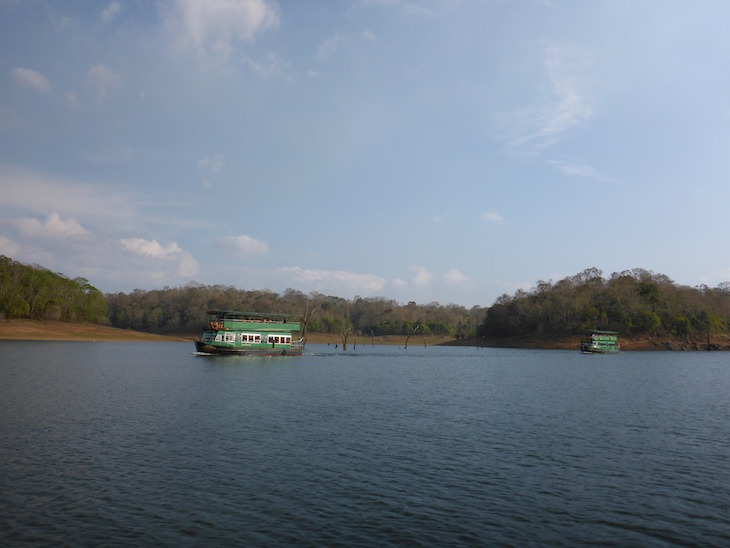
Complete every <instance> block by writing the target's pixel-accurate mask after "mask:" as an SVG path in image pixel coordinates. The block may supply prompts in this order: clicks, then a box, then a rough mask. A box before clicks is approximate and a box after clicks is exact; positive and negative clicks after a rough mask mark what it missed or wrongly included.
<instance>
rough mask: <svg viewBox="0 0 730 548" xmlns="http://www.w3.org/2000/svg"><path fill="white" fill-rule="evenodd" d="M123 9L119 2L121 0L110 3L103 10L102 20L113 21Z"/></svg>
mask: <svg viewBox="0 0 730 548" xmlns="http://www.w3.org/2000/svg"><path fill="white" fill-rule="evenodd" d="M121 9H122V6H121V5H120V4H119V2H117V1H114V2H112V3H111V4H109V5H108V6H107V7H106V8H104V9H103V10H101V20H102V21H104V22H105V23H108V22H109V21H112V20H114V19H115V18H116V16H117V15H119V11H120V10H121Z"/></svg>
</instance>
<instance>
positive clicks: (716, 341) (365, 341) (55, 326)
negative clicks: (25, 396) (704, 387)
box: [0, 320, 730, 351]
mask: <svg viewBox="0 0 730 548" xmlns="http://www.w3.org/2000/svg"><path fill="white" fill-rule="evenodd" d="M195 337H196V334H193V333H178V334H167V335H161V334H155V333H143V332H140V331H132V330H129V329H118V328H115V327H109V326H104V325H96V324H88V323H69V322H59V321H31V320H0V340H24V341H131V342H134V341H137V342H143V341H149V342H159V341H168V342H170V341H192V340H194V339H195ZM406 338H407V337H406V336H404V335H386V336H379V337H374V338H372V337H363V336H354V335H350V336H349V337H348V339H347V347H348V348H349V349H351V348H357V347H358V346H372V345H373V344H375V345H399V346H405V344H406ZM307 342H308V343H311V344H329V345H333V346H334V345H337V346H341V345H342V337H341V336H340V335H336V334H328V333H308V334H307ZM579 343H580V336H575V337H563V338H554V339H544V338H537V337H524V338H518V337H511V338H504V339H481V338H475V339H459V340H453V339H451V338H449V337H437V336H411V337H410V338H408V346H436V345H443V346H480V347H495V348H535V349H561V350H577V349H578V347H579ZM619 343H620V344H621V350H629V351H630V350H707V349H708V344H707V337H705V338H688V339H673V338H667V337H660V336H653V337H623V336H620V335H619ZM709 349H710V350H730V336H728V335H712V336H711V337H710V344H709Z"/></svg>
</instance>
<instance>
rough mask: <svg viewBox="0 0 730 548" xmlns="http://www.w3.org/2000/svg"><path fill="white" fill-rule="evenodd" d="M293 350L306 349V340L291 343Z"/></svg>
mask: <svg viewBox="0 0 730 548" xmlns="http://www.w3.org/2000/svg"><path fill="white" fill-rule="evenodd" d="M291 347H292V350H294V349H296V350H301V349H303V348H304V339H299V340H298V341H292V342H291Z"/></svg>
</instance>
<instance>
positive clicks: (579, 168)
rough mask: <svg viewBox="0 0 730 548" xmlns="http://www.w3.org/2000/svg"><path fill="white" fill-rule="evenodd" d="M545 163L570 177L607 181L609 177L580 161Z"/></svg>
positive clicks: (552, 161) (551, 161) (550, 161)
mask: <svg viewBox="0 0 730 548" xmlns="http://www.w3.org/2000/svg"><path fill="white" fill-rule="evenodd" d="M545 163H546V165H549V166H551V167H554V168H555V169H557V170H558V171H560V172H561V173H563V174H564V175H569V176H571V177H585V178H587V179H595V180H596V181H603V182H609V181H611V180H612V179H611V177H609V176H608V175H606V174H604V173H601V172H600V171H598V170H597V169H596V168H594V167H593V166H591V165H588V164H586V163H585V162H582V161H573V162H569V161H567V160H549V161H547V162H545Z"/></svg>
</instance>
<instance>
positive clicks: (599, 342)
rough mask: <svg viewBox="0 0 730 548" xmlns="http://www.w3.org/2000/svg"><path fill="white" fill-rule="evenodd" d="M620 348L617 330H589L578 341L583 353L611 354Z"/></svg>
mask: <svg viewBox="0 0 730 548" xmlns="http://www.w3.org/2000/svg"><path fill="white" fill-rule="evenodd" d="M620 349H621V346H620V345H619V344H618V331H598V330H596V331H590V332H589V334H588V336H587V337H586V338H585V339H581V341H580V351H581V352H582V353H583V354H613V353H615V352H618V351H619V350H620Z"/></svg>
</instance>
